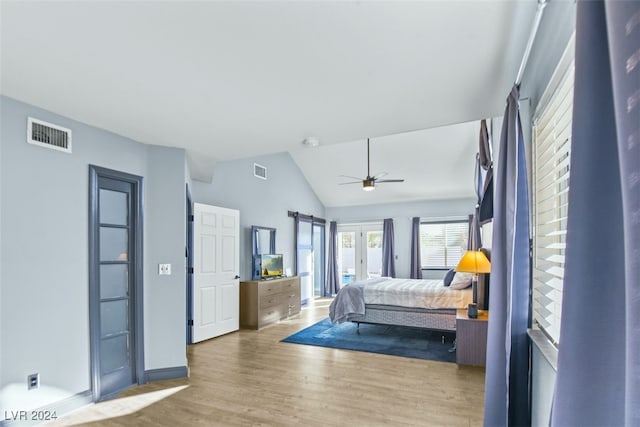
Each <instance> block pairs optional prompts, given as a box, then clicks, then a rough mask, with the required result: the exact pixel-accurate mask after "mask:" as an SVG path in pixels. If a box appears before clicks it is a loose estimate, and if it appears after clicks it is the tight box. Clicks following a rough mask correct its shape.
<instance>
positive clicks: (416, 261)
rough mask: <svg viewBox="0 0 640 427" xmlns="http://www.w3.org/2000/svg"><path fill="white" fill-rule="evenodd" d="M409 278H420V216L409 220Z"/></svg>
mask: <svg viewBox="0 0 640 427" xmlns="http://www.w3.org/2000/svg"><path fill="white" fill-rule="evenodd" d="M411 278H412V279H422V260H421V259H420V217H414V218H413V220H412V222H411Z"/></svg>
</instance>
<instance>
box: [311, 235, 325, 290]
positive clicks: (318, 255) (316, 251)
mask: <svg viewBox="0 0 640 427" xmlns="http://www.w3.org/2000/svg"><path fill="white" fill-rule="evenodd" d="M324 258H325V257H324V225H323V224H313V266H314V268H313V296H314V297H316V298H320V297H321V296H323V294H324V266H325V262H324Z"/></svg>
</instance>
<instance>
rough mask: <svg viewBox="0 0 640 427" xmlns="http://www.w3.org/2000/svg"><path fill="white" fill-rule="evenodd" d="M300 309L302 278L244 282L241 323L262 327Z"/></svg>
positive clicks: (241, 292)
mask: <svg viewBox="0 0 640 427" xmlns="http://www.w3.org/2000/svg"><path fill="white" fill-rule="evenodd" d="M298 313H300V278H299V277H298V276H293V277H284V278H281V279H271V280H251V281H246V282H240V326H241V327H244V328H251V329H260V328H262V327H263V326H266V325H268V324H270V323H274V322H277V321H278V320H281V319H284V318H287V317H289V316H293V315H294V314H298Z"/></svg>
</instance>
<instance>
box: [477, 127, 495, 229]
mask: <svg viewBox="0 0 640 427" xmlns="http://www.w3.org/2000/svg"><path fill="white" fill-rule="evenodd" d="M476 158H477V162H478V172H477V173H478V180H477V185H478V188H477V193H478V204H479V205H480V206H479V209H478V212H477V213H476V214H477V216H478V220H479V221H480V222H482V223H485V222H487V221H489V220H490V219H491V218H493V160H492V158H491V143H490V141H489V131H488V130H487V121H486V120H482V121H481V122H480V147H479V150H478V155H477V157H476ZM480 168H482V170H484V171H485V172H484V178H482V175H483V174H482V172H481V171H480Z"/></svg>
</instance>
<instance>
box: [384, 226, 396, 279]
mask: <svg viewBox="0 0 640 427" xmlns="http://www.w3.org/2000/svg"><path fill="white" fill-rule="evenodd" d="M382 275H383V276H385V277H396V262H395V259H394V245H393V219H391V218H387V219H385V220H384V224H383V227H382Z"/></svg>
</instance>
